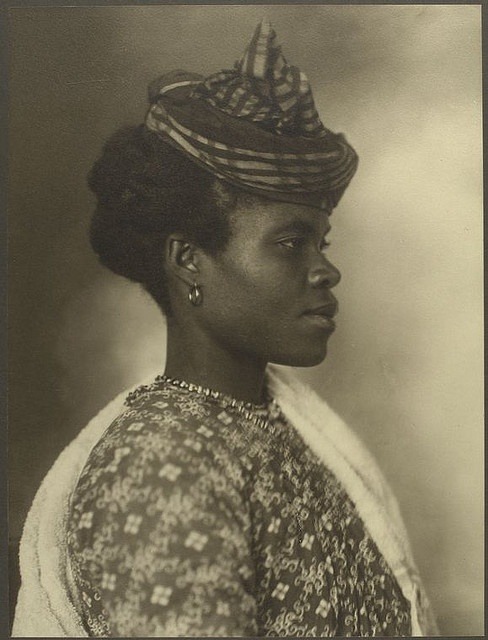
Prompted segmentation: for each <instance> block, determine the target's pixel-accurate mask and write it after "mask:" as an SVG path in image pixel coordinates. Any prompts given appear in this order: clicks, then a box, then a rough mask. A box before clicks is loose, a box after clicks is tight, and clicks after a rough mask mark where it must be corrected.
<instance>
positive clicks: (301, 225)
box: [273, 220, 316, 234]
mask: <svg viewBox="0 0 488 640" xmlns="http://www.w3.org/2000/svg"><path fill="white" fill-rule="evenodd" d="M315 231H316V229H315V227H314V225H312V224H311V223H310V222H306V221H305V220H292V221H291V222H288V223H287V224H284V225H281V226H278V227H276V228H275V229H274V230H273V232H274V233H289V232H294V233H307V234H309V233H310V234H312V233H315Z"/></svg>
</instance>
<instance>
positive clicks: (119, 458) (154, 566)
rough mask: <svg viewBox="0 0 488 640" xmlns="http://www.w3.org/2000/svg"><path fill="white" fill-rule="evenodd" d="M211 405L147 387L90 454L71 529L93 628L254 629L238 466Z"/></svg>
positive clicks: (246, 513)
mask: <svg viewBox="0 0 488 640" xmlns="http://www.w3.org/2000/svg"><path fill="white" fill-rule="evenodd" d="M217 415H218V414H217ZM217 415H216V414H215V411H214V408H213V407H210V408H209V407H207V406H205V405H204V404H202V403H196V402H194V401H193V400H192V399H191V398H188V397H185V396H184V394H178V393H175V394H171V395H170V396H167V397H166V396H165V395H163V394H157V395H153V396H152V397H151V398H147V399H144V400H143V401H141V402H139V403H136V404H135V405H134V406H132V407H129V408H127V409H126V410H125V411H124V412H123V413H122V414H121V415H120V416H119V417H118V418H117V419H116V420H115V421H114V422H113V423H112V425H110V427H109V428H108V430H107V431H106V432H105V434H104V436H103V437H102V439H101V440H100V441H99V443H98V444H97V445H96V446H95V448H94V449H93V451H92V452H91V455H90V457H89V459H88V461H87V463H86V465H85V467H84V470H83V472H82V474H81V476H80V479H79V482H78V485H77V488H76V490H75V492H74V495H73V501H72V506H71V517H70V522H69V535H68V548H69V553H70V560H71V564H72V566H73V573H74V574H75V580H76V581H77V584H78V586H79V589H80V592H81V599H82V602H83V603H84V604H83V606H84V609H85V614H86V615H85V620H86V621H87V622H86V624H87V625H88V626H89V627H90V625H92V626H91V628H90V629H89V632H90V635H106V634H107V632H108V633H109V634H113V635H120V636H123V635H138V636H143V635H149V636H150V635H160V636H164V635H166V636H167V635H195V634H197V635H198V634H199V633H204V635H208V630H209V629H210V630H211V631H212V634H213V635H253V634H254V632H255V626H254V620H255V602H254V598H253V595H252V594H253V591H254V567H253V563H252V559H251V558H252V553H251V548H250V547H251V520H250V510H249V505H248V504H247V500H246V493H245V491H244V487H245V484H246V478H245V470H243V469H242V468H241V465H240V463H239V461H238V460H236V459H235V457H233V456H232V455H231V454H230V450H229V448H228V447H226V443H225V437H223V436H222V434H221V430H220V429H219V420H218V417H217ZM95 614H96V615H95Z"/></svg>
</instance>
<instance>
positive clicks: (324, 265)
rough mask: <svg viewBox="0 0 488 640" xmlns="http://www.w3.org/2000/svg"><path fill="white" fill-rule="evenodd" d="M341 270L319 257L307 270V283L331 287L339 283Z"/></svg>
mask: <svg viewBox="0 0 488 640" xmlns="http://www.w3.org/2000/svg"><path fill="white" fill-rule="evenodd" d="M340 280H341V272H340V271H339V269H338V268H337V267H336V266H334V265H333V264H332V262H329V261H328V260H327V259H326V258H323V257H322V259H321V261H320V263H317V264H316V265H315V266H314V267H313V268H312V269H310V272H309V283H310V284H311V285H312V287H321V286H323V287H327V288H329V289H332V287H335V286H336V285H338V284H339V282H340Z"/></svg>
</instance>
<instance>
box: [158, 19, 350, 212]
mask: <svg viewBox="0 0 488 640" xmlns="http://www.w3.org/2000/svg"><path fill="white" fill-rule="evenodd" d="M149 101H150V103H151V104H150V108H149V111H148V113H147V116H146V122H145V124H146V127H147V128H148V129H150V130H151V131H154V132H156V133H157V134H158V135H160V136H161V138H162V139H163V140H164V141H166V142H167V143H169V144H171V145H173V146H174V147H176V148H177V149H179V150H180V151H182V152H184V153H185V154H186V155H188V156H189V157H190V158H191V159H193V160H194V161H195V162H197V163H198V164H200V165H201V166H202V167H203V168H205V169H207V170H208V171H211V172H212V173H213V174H214V175H216V176H217V177H218V178H220V179H222V180H224V181H227V182H229V183H231V184H234V185H236V186H238V187H240V188H242V189H244V190H246V191H251V192H254V193H257V194H259V195H263V196H266V197H269V198H271V199H274V200H282V201H285V202H296V203H300V204H306V205H310V206H314V207H319V208H321V209H328V210H332V209H333V208H334V207H335V206H336V205H337V203H338V202H339V199H340V198H341V196H342V194H343V193H344V191H345V189H346V187H347V185H348V184H349V182H350V180H351V178H352V177H353V175H354V173H355V171H356V168H357V163H358V158H357V155H356V153H355V151H354V149H353V148H352V147H351V146H350V145H349V144H348V143H347V142H346V140H345V138H344V136H343V135H342V134H335V133H332V132H331V131H329V130H328V129H326V128H325V127H324V125H323V124H322V122H321V120H320V117H319V115H318V113H317V110H316V108H315V103H314V100H313V96H312V91H311V88H310V84H309V82H308V79H307V77H306V75H305V74H304V73H303V72H301V71H300V70H299V69H298V68H297V67H295V66H292V65H289V64H288V63H287V61H286V59H285V58H284V56H283V54H282V52H281V47H280V46H279V45H278V44H277V43H276V34H275V32H274V30H273V29H272V27H271V25H270V24H269V22H268V21H267V20H266V19H264V20H263V21H262V22H261V23H260V24H259V25H258V26H257V28H256V30H255V32H254V35H253V37H252V39H251V42H250V43H249V45H248V47H247V49H246V51H245V52H244V55H243V56H242V58H241V59H240V60H238V61H237V62H236V63H235V65H234V68H233V69H227V70H223V71H220V72H219V73H216V74H213V75H211V76H209V77H207V78H204V77H203V76H201V75H199V74H196V73H189V72H186V71H179V70H177V71H172V72H170V73H167V74H165V75H164V76H161V77H160V78H158V79H157V80H155V81H154V82H153V83H151V85H150V86H149Z"/></svg>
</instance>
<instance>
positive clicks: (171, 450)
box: [72, 391, 247, 506]
mask: <svg viewBox="0 0 488 640" xmlns="http://www.w3.org/2000/svg"><path fill="white" fill-rule="evenodd" d="M226 422H228V421H227V419H226V418H224V416H223V415H222V410H221V409H219V408H218V407H214V406H212V405H211V404H209V403H205V402H201V401H198V400H197V399H195V398H193V397H189V396H188V394H185V393H184V392H178V391H171V392H170V393H169V392H158V393H151V394H147V395H141V396H139V397H138V398H137V400H136V401H133V402H131V403H130V405H125V407H124V409H123V411H122V412H121V413H120V414H119V416H118V417H117V418H116V419H115V420H114V421H113V422H112V423H111V424H110V426H109V427H108V428H107V430H106V431H105V433H104V434H103V436H102V437H101V438H100V440H99V441H98V442H97V443H96V445H95V446H94V447H93V449H92V450H91V452H90V455H89V456H88V459H87V461H86V463H85V465H84V468H83V470H82V472H81V474H80V477H79V480H78V483H77V487H76V489H75V492H74V494H73V498H72V502H73V504H77V505H78V506H81V503H85V502H86V501H93V500H95V501H96V500H97V499H98V498H99V496H100V495H101V494H102V493H103V494H105V495H106V494H108V493H116V494H117V495H120V494H121V492H123V493H124V494H125V496H126V499H127V500H131V499H133V498H134V497H135V496H137V494H138V493H140V492H144V491H149V490H150V487H153V488H156V487H160V486H161V485H162V484H163V485H164V483H165V482H175V481H176V480H178V484H179V487H180V488H184V487H185V486H191V485H195V484H199V485H200V486H207V487H208V486H209V485H215V486H218V487H220V491H222V492H223V491H225V490H228V491H231V492H232V491H241V490H242V489H243V487H244V486H245V485H246V483H247V472H246V469H245V468H244V467H243V465H242V463H241V460H240V457H239V456H238V455H236V454H235V451H233V449H232V447H231V446H229V442H228V438H227V437H226V433H225V430H226V427H227V426H228V425H226ZM182 490H183V489H182Z"/></svg>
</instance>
